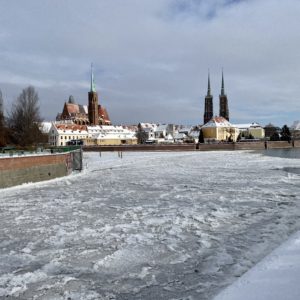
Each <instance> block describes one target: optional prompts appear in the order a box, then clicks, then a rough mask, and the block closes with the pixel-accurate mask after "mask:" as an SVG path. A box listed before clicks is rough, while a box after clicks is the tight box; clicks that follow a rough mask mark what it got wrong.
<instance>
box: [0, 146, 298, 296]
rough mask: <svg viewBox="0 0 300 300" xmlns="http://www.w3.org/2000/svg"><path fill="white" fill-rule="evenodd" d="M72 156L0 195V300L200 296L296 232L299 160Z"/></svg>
mask: <svg viewBox="0 0 300 300" xmlns="http://www.w3.org/2000/svg"><path fill="white" fill-rule="evenodd" d="M84 155H85V165H86V166H87V168H86V169H85V170H84V172H82V173H81V174H77V175H71V176H69V177H65V178H62V179H56V180H52V181H48V182H44V183H37V184H28V185H23V186H21V187H15V188H10V189H5V190H1V196H0V197H1V200H0V299H4V298H5V299H21V300H23V299H24V300H25V299H26V300H27V299H38V300H40V299H58V300H60V299H64V300H70V299H71V300H75V299H82V300H94V299H122V300H123V299H133V300H135V299H145V300H148V299H153V300H154V299H184V300H192V299H193V300H196V299H212V298H213V296H214V295H216V293H218V292H219V291H220V290H221V289H222V288H224V287H225V286H226V285H228V284H230V283H232V282H233V281H234V280H235V279H236V278H237V277H239V276H240V275H241V274H243V273H244V272H245V271H247V270H248V269H249V268H250V267H252V266H253V265H254V264H255V263H256V262H258V261H259V260H260V259H261V258H262V257H264V256H265V255H266V254H267V253H269V252H270V251H271V250H272V249H273V248H274V247H276V246H278V245H279V244H281V243H282V241H284V240H285V239H287V237H288V236H289V235H290V234H291V233H292V232H294V231H295V230H299V229H300V213H299V212H300V201H299V200H300V197H299V195H300V175H299V174H297V171H298V170H299V168H300V159H286V158H279V157H268V156H262V155H261V154H259V153H250V152H189V153H182V152H179V153H175V152H171V153H123V159H120V158H118V155H117V153H102V157H100V156H99V153H85V154H84Z"/></svg>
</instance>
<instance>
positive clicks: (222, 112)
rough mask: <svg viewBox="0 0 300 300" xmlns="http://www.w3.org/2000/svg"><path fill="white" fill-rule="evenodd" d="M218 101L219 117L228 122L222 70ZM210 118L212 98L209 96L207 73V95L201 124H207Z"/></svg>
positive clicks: (211, 114) (211, 116)
mask: <svg viewBox="0 0 300 300" xmlns="http://www.w3.org/2000/svg"><path fill="white" fill-rule="evenodd" d="M219 99H220V117H223V118H225V119H226V120H227V121H229V109H228V99H227V96H226V94H225V85H224V74H223V70H222V82H221V94H220V96H219ZM212 118H213V96H212V94H211V88H210V73H209V71H208V83H207V95H206V96H205V106H204V120H203V122H204V123H203V124H205V123H207V122H208V121H209V120H210V119H212Z"/></svg>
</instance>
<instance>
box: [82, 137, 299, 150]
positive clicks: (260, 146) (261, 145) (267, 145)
mask: <svg viewBox="0 0 300 300" xmlns="http://www.w3.org/2000/svg"><path fill="white" fill-rule="evenodd" d="M286 148H300V140H296V141H292V142H290V143H289V142H286V141H276V142H275V141H267V142H264V141H259V142H240V143H219V144H200V145H195V144H151V145H119V146H116V145H115V146H84V147H83V151H96V152H102V151H103V152H104V151H226V150H227V151H233V150H264V149H286Z"/></svg>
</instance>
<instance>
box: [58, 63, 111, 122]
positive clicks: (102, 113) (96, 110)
mask: <svg viewBox="0 0 300 300" xmlns="http://www.w3.org/2000/svg"><path fill="white" fill-rule="evenodd" d="M88 100H89V102H88V105H81V104H77V103H75V100H74V97H73V96H70V97H69V101H68V102H65V104H64V107H63V111H62V113H59V114H58V115H57V117H56V120H57V121H63V120H71V121H73V122H74V123H75V124H78V125H110V124H111V122H110V119H109V116H108V113H107V110H106V108H105V107H103V106H102V105H100V104H98V94H97V92H96V88H95V82H94V74H93V67H92V70H91V89H90V91H89V93H88Z"/></svg>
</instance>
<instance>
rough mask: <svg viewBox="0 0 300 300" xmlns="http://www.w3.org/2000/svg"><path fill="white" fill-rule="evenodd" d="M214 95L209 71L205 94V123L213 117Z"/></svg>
mask: <svg viewBox="0 0 300 300" xmlns="http://www.w3.org/2000/svg"><path fill="white" fill-rule="evenodd" d="M213 114H214V112H213V96H212V95H211V91H210V77H209V72H208V84H207V95H206V96H205V106H204V118H203V124H205V123H207V122H208V121H209V120H210V119H211V118H212V117H213Z"/></svg>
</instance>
